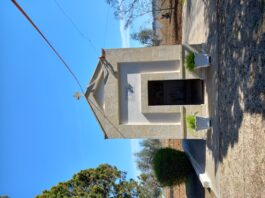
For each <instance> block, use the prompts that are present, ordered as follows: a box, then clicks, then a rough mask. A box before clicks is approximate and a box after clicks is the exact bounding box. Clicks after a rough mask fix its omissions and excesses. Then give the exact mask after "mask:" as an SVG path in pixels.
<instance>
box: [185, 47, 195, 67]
mask: <svg viewBox="0 0 265 198" xmlns="http://www.w3.org/2000/svg"><path fill="white" fill-rule="evenodd" d="M194 59H195V55H194V53H193V52H190V53H189V54H188V55H187V56H186V67H187V69H188V70H189V71H193V70H194V67H195V61H194Z"/></svg>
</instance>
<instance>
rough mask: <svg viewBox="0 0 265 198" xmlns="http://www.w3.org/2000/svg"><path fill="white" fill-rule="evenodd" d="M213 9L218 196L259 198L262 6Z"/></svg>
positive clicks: (264, 97) (264, 154) (264, 191)
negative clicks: (216, 97)
mask: <svg viewBox="0 0 265 198" xmlns="http://www.w3.org/2000/svg"><path fill="white" fill-rule="evenodd" d="M217 8H218V16H217V22H218V23H217V24H218V64H219V67H218V117H219V140H220V142H219V150H220V152H219V156H216V157H218V161H219V163H220V165H221V166H220V195H221V196H222V197H265V187H264V186H265V145H264V143H265V129H264V125H265V1H264V0H257V1H247V0H245V1H242V0H241V1H219V3H218V7H217Z"/></svg>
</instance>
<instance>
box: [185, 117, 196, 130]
mask: <svg viewBox="0 0 265 198" xmlns="http://www.w3.org/2000/svg"><path fill="white" fill-rule="evenodd" d="M186 123H187V126H188V128H189V129H192V130H195V115H188V116H186Z"/></svg>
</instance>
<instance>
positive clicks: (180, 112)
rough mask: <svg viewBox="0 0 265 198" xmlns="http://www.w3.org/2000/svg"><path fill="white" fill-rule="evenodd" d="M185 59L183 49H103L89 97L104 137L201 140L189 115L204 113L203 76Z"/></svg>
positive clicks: (177, 47) (89, 86)
mask: <svg viewBox="0 0 265 198" xmlns="http://www.w3.org/2000/svg"><path fill="white" fill-rule="evenodd" d="M184 57H185V47H184V46H182V45H164V46H157V47H145V48H122V49H104V50H102V56H101V57H100V59H99V62H98V64H97V67H96V70H95V72H94V74H93V76H92V79H91V81H90V83H89V85H88V87H87V90H86V93H85V97H86V99H87V101H88V103H89V105H90V106H91V108H92V110H93V112H94V114H95V116H96V118H97V120H98V122H99V124H100V126H101V128H102V130H103V132H104V135H105V138H156V139H169V138H174V139H198V138H202V136H201V135H194V133H190V132H189V130H190V129H189V128H187V124H186V122H185V117H186V115H191V114H192V115H193V114H196V115H201V116H203V115H204V114H205V111H206V110H205V108H206V104H205V98H204V97H205V83H204V75H203V72H200V71H199V72H190V71H188V70H187V69H186V68H185V66H184Z"/></svg>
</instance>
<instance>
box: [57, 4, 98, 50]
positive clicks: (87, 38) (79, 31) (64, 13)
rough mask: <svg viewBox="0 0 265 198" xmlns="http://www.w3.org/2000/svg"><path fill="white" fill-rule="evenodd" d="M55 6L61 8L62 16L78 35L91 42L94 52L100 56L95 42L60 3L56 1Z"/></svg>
mask: <svg viewBox="0 0 265 198" xmlns="http://www.w3.org/2000/svg"><path fill="white" fill-rule="evenodd" d="M54 2H55V4H56V5H57V7H58V8H59V10H60V11H61V12H62V14H63V15H64V16H65V17H66V18H67V19H68V21H69V22H70V23H71V25H72V27H73V28H74V29H75V30H76V31H77V32H78V34H79V35H80V36H81V37H83V38H84V39H85V40H87V41H88V42H89V44H90V45H91V47H92V48H93V50H94V52H95V53H96V54H98V50H97V48H96V47H95V45H94V44H93V42H92V41H91V39H90V38H89V37H88V36H87V35H86V34H84V33H83V32H82V31H81V30H80V28H79V27H78V25H77V24H76V23H75V22H74V20H73V19H72V18H71V17H70V16H69V14H68V13H67V12H66V11H65V10H64V9H63V7H62V6H61V5H60V4H59V2H58V1H57V0H54Z"/></svg>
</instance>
